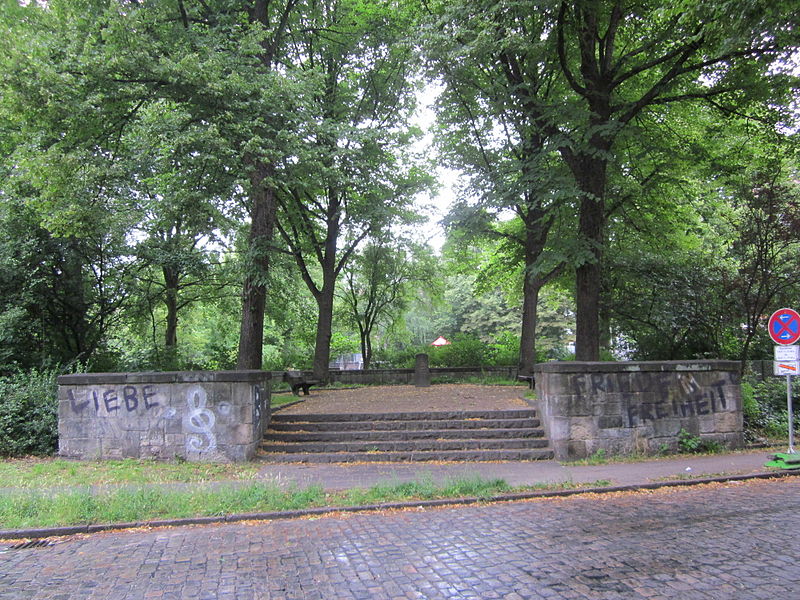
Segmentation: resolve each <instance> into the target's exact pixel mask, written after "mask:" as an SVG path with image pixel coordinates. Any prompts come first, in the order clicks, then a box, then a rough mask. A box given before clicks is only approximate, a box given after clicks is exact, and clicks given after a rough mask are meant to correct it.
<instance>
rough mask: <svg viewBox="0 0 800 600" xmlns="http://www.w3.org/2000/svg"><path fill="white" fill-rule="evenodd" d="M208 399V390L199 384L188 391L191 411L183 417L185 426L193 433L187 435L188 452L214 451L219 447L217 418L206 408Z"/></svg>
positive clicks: (187, 400) (187, 398)
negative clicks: (216, 429) (215, 430)
mask: <svg viewBox="0 0 800 600" xmlns="http://www.w3.org/2000/svg"><path fill="white" fill-rule="evenodd" d="M206 399H207V397H206V391H205V390H204V389H203V388H202V387H200V386H199V385H196V386H193V387H191V388H189V390H188V391H187V392H186V403H187V404H188V405H189V412H188V413H187V415H186V416H185V417H184V418H183V426H184V428H186V430H187V431H190V432H191V433H192V435H188V436H186V451H187V452H213V451H214V450H216V449H217V437H216V436H215V435H214V431H213V430H214V423H216V421H217V418H216V417H215V416H214V413H213V412H212V411H211V410H210V409H208V408H206Z"/></svg>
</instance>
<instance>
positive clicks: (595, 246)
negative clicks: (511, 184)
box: [574, 144, 610, 361]
mask: <svg viewBox="0 0 800 600" xmlns="http://www.w3.org/2000/svg"><path fill="white" fill-rule="evenodd" d="M609 146H610V144H609ZM606 150H607V148H606ZM580 163H581V170H580V172H578V173H574V174H575V177H576V179H577V180H578V185H579V187H580V190H581V195H582V197H581V203H580V214H579V229H578V232H579V235H580V238H581V239H582V240H583V242H584V243H586V244H587V245H588V247H589V251H590V253H591V258H590V259H589V260H587V261H586V262H584V263H583V264H582V265H581V266H579V267H578V268H577V269H576V270H575V304H576V315H575V360H583V361H597V360H600V323H599V318H600V284H601V281H602V279H601V269H600V261H601V259H602V255H603V244H604V237H603V232H604V229H605V187H606V163H605V160H603V159H596V158H588V157H585V156H584V157H583V160H581V161H580Z"/></svg>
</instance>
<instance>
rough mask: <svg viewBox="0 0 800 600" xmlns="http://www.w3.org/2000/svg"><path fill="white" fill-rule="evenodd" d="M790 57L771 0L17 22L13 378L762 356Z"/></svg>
mask: <svg viewBox="0 0 800 600" xmlns="http://www.w3.org/2000/svg"><path fill="white" fill-rule="evenodd" d="M798 40H799V37H798V31H797V23H796V14H795V11H793V6H792V5H791V4H790V3H788V2H766V1H764V0H730V1H726V2H712V1H710V0H700V1H696V2H677V3H675V2H672V3H666V2H662V1H656V0H653V1H627V0H601V1H597V2H588V1H586V0H574V1H568V0H513V1H495V0H470V1H467V0H423V1H422V2H419V1H418V0H380V1H378V2H362V1H361V0H249V1H247V2H238V3H232V2H230V1H228V0H178V1H177V2H176V1H174V0H169V1H167V0H140V1H136V2H131V1H128V0H80V1H77V2H76V1H74V0H49V1H48V2H46V3H36V2H6V3H4V4H3V8H2V9H0V73H1V74H2V77H0V232H2V234H3V235H2V239H0V306H1V307H2V313H1V316H0V340H2V344H1V345H0V370H2V371H4V372H5V371H10V370H13V369H16V368H34V367H40V366H49V365H58V366H60V367H61V368H72V367H73V366H75V365H78V364H80V365H82V366H86V367H87V368H90V369H104V370H110V369H115V368H120V369H122V368H183V367H187V368H189V367H191V368H240V369H242V368H286V367H296V368H300V367H304V368H307V367H311V368H313V370H314V372H315V374H316V376H317V377H320V378H325V377H326V375H327V371H328V368H329V363H330V360H331V359H332V358H335V355H336V354H337V353H343V352H344V353H347V352H358V351H360V352H361V354H362V355H363V358H364V361H365V363H366V364H367V365H370V364H372V365H380V364H400V363H403V361H406V362H407V359H408V357H409V356H413V352H415V351H417V350H419V349H420V347H421V345H425V344H429V343H430V342H431V341H433V339H435V338H436V337H438V336H439V335H448V336H451V337H456V338H459V339H461V340H462V341H463V340H469V343H470V344H473V346H470V348H473V349H475V350H476V351H477V349H478V348H480V347H481V346H480V345H481V344H482V345H483V346H482V348H483V349H487V352H488V354H480V357H479V353H474V354H470V355H471V356H476V357H479V360H488V359H487V356H489V355H491V356H492V357H493V358H492V360H503V361H506V362H508V361H511V362H513V363H514V364H516V365H517V367H518V368H519V369H520V371H521V372H529V371H531V370H532V369H533V366H534V364H535V363H536V362H537V361H540V360H543V359H546V358H562V357H565V356H567V355H569V354H570V352H571V351H572V350H573V349H574V353H575V357H576V358H578V359H581V360H597V359H599V358H600V357H601V356H604V357H609V356H616V357H618V358H626V357H641V358H653V359H655V358H690V357H710V356H718V357H729V358H736V359H742V360H745V359H747V358H749V357H753V356H761V355H762V354H763V353H764V352H765V351H766V348H768V346H767V343H766V339H765V336H764V334H763V327H762V324H763V323H762V322H763V318H764V315H765V314H767V313H769V312H770V311H771V310H772V309H774V308H776V307H777V305H778V304H781V303H788V304H791V302H792V299H793V298H796V296H797V292H798V291H800V289H798V283H797V281H796V278H795V277H794V273H795V272H796V270H797V267H798V265H797V260H798V258H797V257H798V256H800V254H798V244H800V227H798V223H800V213H798V202H800V196H798V185H799V184H798V181H800V172H799V170H800V169H799V167H800V165H799V164H798V146H797V139H798V125H800V123H798V110H799V107H798V105H797V97H798V64H797V63H798V56H799V55H800V54H798V53H799V52H800V48H799V47H800V43H799V42H798ZM426 103H431V104H432V105H433V106H434V109H435V112H436V122H435V123H434V124H432V125H431V127H430V131H427V132H426V131H422V130H420V129H419V127H418V126H417V125H415V124H414V110H415V108H416V107H417V106H418V105H420V104H426ZM427 133H430V134H432V136H433V139H434V145H433V147H432V148H431V149H429V150H422V151H421V150H420V148H421V146H420V139H421V137H422V136H423V135H424V134H427ZM437 163H440V164H444V165H447V166H449V167H451V168H452V169H455V170H456V172H458V173H459V174H460V175H459V176H460V178H461V179H460V181H459V186H458V190H457V192H458V200H457V202H456V203H455V204H454V205H453V206H451V207H449V212H448V215H447V217H446V218H445V223H444V225H445V231H446V234H445V235H446V236H447V240H446V243H445V245H444V250H443V251H442V252H441V254H436V253H434V252H433V251H432V250H431V249H430V248H429V247H428V246H426V245H425V244H424V243H423V242H422V241H421V240H420V239H419V235H418V231H416V229H418V227H419V224H420V223H421V222H422V220H423V217H422V216H421V215H422V213H423V209H422V207H421V206H422V203H423V202H424V199H425V197H426V196H430V195H431V194H435V181H434V177H433V175H432V174H433V172H434V165H435V164H437ZM573 342H574V348H573V346H572V344H573ZM464 343H466V342H464ZM464 348H467V346H464ZM470 352H471V351H470ZM454 354H455V353H454ZM467 354H468V353H467V352H466V351H465V352H464V354H463V355H464V356H466V355H467ZM501 356H502V357H503V358H502V359H501V358H500V357H501ZM510 356H512V357H513V358H511V359H510V358H509V357H510ZM476 360H478V358H476Z"/></svg>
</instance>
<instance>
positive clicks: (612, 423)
mask: <svg viewBox="0 0 800 600" xmlns="http://www.w3.org/2000/svg"><path fill="white" fill-rule="evenodd" d="M624 426H625V425H624V423H623V420H622V416H621V415H617V416H601V417H598V419H597V427H598V428H600V429H617V428H622V427H624Z"/></svg>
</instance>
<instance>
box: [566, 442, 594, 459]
mask: <svg viewBox="0 0 800 600" xmlns="http://www.w3.org/2000/svg"><path fill="white" fill-rule="evenodd" d="M587 456H589V454H588V452H587V451H586V442H585V441H584V440H569V441H568V442H567V457H569V458H570V459H573V460H578V459H581V458H586V457H587Z"/></svg>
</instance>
